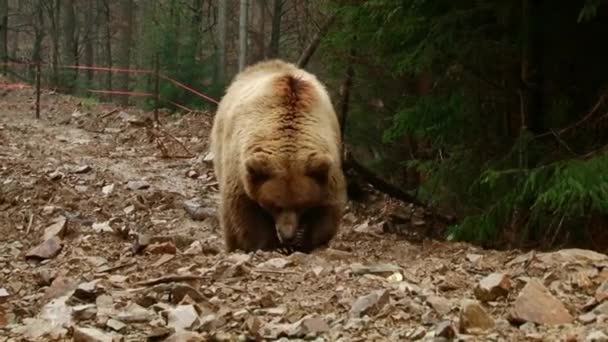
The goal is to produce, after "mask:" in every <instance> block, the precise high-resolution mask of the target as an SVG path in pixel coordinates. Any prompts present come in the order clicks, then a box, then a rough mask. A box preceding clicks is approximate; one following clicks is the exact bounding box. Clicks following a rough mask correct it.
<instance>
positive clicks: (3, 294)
mask: <svg viewBox="0 0 608 342" xmlns="http://www.w3.org/2000/svg"><path fill="white" fill-rule="evenodd" d="M9 296H10V295H9V293H8V291H7V290H6V289H5V288H4V287H0V304H4V303H6V300H7V299H8V298H9Z"/></svg>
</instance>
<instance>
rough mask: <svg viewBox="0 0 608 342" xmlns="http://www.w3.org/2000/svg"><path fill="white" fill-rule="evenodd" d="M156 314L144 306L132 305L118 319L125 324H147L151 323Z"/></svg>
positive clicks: (117, 316)
mask: <svg viewBox="0 0 608 342" xmlns="http://www.w3.org/2000/svg"><path fill="white" fill-rule="evenodd" d="M154 317H155V314H154V313H153V312H151V311H150V310H147V309H145V308H143V307H142V306H140V305H138V304H135V303H130V304H129V305H127V307H125V308H124V310H123V311H122V312H120V313H119V314H118V315H116V317H114V318H116V319H118V320H120V321H122V322H124V323H145V322H149V321H151V320H152V319H153V318H154Z"/></svg>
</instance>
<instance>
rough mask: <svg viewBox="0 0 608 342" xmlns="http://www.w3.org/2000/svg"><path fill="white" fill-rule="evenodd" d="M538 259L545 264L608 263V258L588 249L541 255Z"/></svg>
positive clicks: (571, 249)
mask: <svg viewBox="0 0 608 342" xmlns="http://www.w3.org/2000/svg"><path fill="white" fill-rule="evenodd" d="M536 257H537V258H538V259H539V260H540V261H542V262H543V263H545V264H549V265H551V264H553V265H559V266H564V265H565V264H595V263H600V262H606V261H608V256H606V255H605V254H602V253H598V252H594V251H591V250H588V249H580V248H567V249H562V250H559V251H556V252H549V253H539V254H537V255H536Z"/></svg>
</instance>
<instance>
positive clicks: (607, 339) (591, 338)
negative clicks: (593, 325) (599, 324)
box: [585, 330, 608, 342]
mask: <svg viewBox="0 0 608 342" xmlns="http://www.w3.org/2000/svg"><path fill="white" fill-rule="evenodd" d="M585 342H608V336H607V335H606V334H605V333H604V332H603V331H601V330H594V331H592V332H590V333H589V335H587V337H585Z"/></svg>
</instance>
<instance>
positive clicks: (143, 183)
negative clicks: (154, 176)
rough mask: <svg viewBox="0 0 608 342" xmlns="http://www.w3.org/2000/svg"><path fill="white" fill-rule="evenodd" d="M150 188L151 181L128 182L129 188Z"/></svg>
mask: <svg viewBox="0 0 608 342" xmlns="http://www.w3.org/2000/svg"><path fill="white" fill-rule="evenodd" d="M148 188H150V183H148V182H146V181H144V180H130V181H128V182H127V189H129V190H145V189H148Z"/></svg>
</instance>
